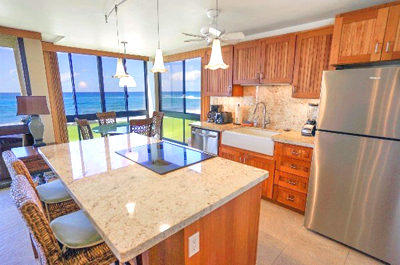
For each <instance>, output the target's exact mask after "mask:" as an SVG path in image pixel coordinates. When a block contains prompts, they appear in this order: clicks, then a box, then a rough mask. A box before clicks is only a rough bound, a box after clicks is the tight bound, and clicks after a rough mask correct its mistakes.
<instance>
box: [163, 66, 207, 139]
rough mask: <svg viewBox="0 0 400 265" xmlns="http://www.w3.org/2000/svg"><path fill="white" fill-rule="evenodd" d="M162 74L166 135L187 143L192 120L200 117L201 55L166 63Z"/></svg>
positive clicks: (164, 131) (164, 128)
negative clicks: (165, 69) (164, 71)
mask: <svg viewBox="0 0 400 265" xmlns="http://www.w3.org/2000/svg"><path fill="white" fill-rule="evenodd" d="M165 67H166V68H167V70H168V73H165V74H162V75H161V82H160V92H159V94H160V109H161V111H163V112H165V118H164V122H163V137H164V138H166V139H169V140H173V141H177V142H183V143H187V140H188V138H189V137H190V126H189V124H190V123H192V122H194V121H198V120H200V102H201V101H200V100H201V58H194V59H189V60H184V61H176V62H171V63H166V64H165Z"/></svg>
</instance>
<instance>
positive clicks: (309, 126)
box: [301, 103, 318, 136]
mask: <svg viewBox="0 0 400 265" xmlns="http://www.w3.org/2000/svg"><path fill="white" fill-rule="evenodd" d="M317 115H318V103H308V110H307V122H306V124H304V125H303V128H302V129H301V135H303V136H314V135H315V129H316V128H317Z"/></svg>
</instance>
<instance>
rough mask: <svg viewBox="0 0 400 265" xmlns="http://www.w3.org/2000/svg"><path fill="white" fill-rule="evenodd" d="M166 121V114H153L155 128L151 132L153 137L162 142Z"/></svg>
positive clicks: (156, 112) (155, 112)
mask: <svg viewBox="0 0 400 265" xmlns="http://www.w3.org/2000/svg"><path fill="white" fill-rule="evenodd" d="M163 119H164V112H158V111H154V112H153V128H152V130H151V137H154V138H157V139H159V140H161V128H162V122H163Z"/></svg>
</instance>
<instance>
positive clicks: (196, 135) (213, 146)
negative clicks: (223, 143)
mask: <svg viewBox="0 0 400 265" xmlns="http://www.w3.org/2000/svg"><path fill="white" fill-rule="evenodd" d="M218 138H219V133H218V132H215V131H210V130H204V129H200V128H196V127H192V140H191V143H192V147H193V148H196V149H199V150H202V151H204V152H207V153H210V154H214V155H218Z"/></svg>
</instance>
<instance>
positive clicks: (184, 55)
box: [164, 48, 210, 63]
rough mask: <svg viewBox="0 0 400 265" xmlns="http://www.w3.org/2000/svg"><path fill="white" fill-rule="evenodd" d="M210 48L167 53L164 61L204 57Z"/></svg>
mask: <svg viewBox="0 0 400 265" xmlns="http://www.w3.org/2000/svg"><path fill="white" fill-rule="evenodd" d="M209 49H210V48H203V49H198V50H194V51H188V52H181V53H177V54H171V55H166V56H164V62H166V63H168V62H174V61H182V60H186V59H192V58H196V57H202V58H203V57H204V56H205V54H206V51H207V50H209Z"/></svg>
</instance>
